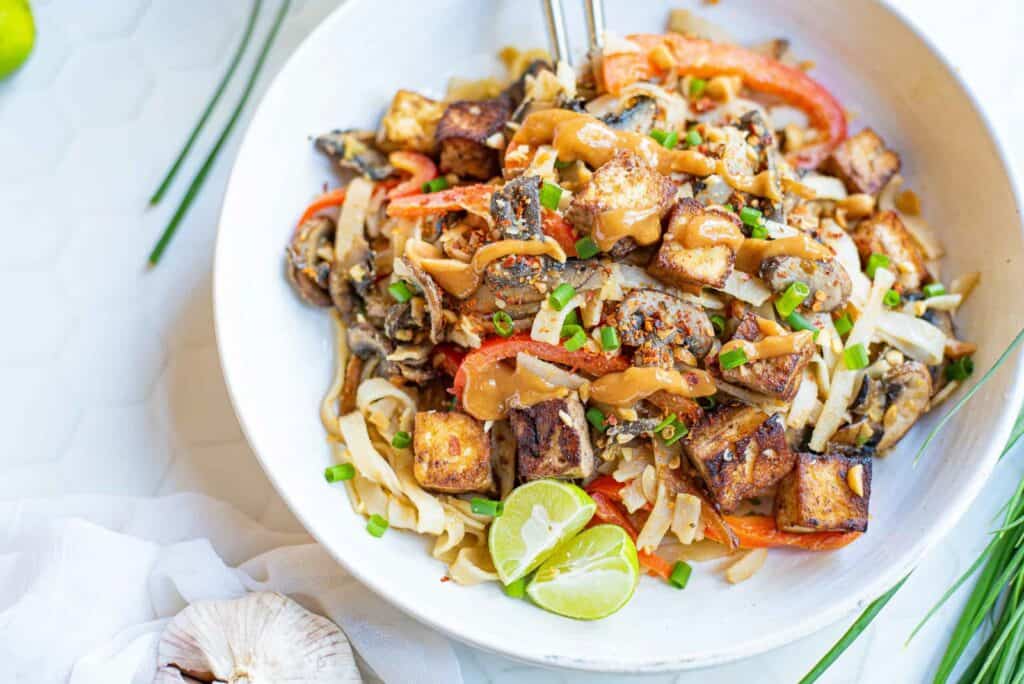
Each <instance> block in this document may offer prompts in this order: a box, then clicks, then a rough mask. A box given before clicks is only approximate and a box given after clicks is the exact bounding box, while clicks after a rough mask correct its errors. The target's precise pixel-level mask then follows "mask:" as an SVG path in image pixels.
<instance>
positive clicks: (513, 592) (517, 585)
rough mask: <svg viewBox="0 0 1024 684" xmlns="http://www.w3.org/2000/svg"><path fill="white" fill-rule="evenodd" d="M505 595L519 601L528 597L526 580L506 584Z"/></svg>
mask: <svg viewBox="0 0 1024 684" xmlns="http://www.w3.org/2000/svg"><path fill="white" fill-rule="evenodd" d="M505 595H506V596H509V597H511V598H517V599H520V598H523V597H524V596H526V578H525V577H520V578H519V579H517V580H516V581H515V582H513V583H512V584H506V585H505Z"/></svg>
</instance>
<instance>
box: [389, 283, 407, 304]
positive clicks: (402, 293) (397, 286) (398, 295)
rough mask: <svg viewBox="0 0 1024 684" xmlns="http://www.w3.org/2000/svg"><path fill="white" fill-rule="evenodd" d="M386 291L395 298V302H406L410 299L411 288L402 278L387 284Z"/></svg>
mask: <svg viewBox="0 0 1024 684" xmlns="http://www.w3.org/2000/svg"><path fill="white" fill-rule="evenodd" d="M388 292H390V293H391V296H392V297H394V298H395V301H397V302H407V301H409V300H410V299H412V290H410V289H409V286H408V285H407V284H406V282H405V281H404V280H396V281H395V282H393V283H391V284H390V285H388Z"/></svg>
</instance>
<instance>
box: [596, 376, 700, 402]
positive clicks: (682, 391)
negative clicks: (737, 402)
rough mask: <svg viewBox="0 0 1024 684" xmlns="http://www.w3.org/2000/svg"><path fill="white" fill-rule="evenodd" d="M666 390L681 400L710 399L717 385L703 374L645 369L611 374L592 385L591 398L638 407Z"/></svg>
mask: <svg viewBox="0 0 1024 684" xmlns="http://www.w3.org/2000/svg"><path fill="white" fill-rule="evenodd" d="M661 390H664V391H666V392H668V393H669V394H675V395H677V396H680V397H689V398H693V397H707V396H710V395H712V394H714V393H715V392H716V391H717V390H716V388H715V381H714V380H713V379H712V378H711V376H710V375H709V374H708V373H706V372H705V371H702V370H688V371H686V372H684V373H680V372H679V371H676V370H670V369H667V368H659V367H658V366H644V367H633V368H627V369H626V370H624V371H622V372H621V373H608V374H607V375H603V376H601V377H600V378H598V379H597V380H594V381H593V382H592V383H590V389H589V397H590V399H591V400H592V401H597V402H600V403H602V404H608V405H609V406H615V407H619V408H626V407H631V406H635V405H636V403H637V402H638V401H640V400H641V399H646V398H647V397H649V396H651V395H652V394H654V393H655V392H658V391H661Z"/></svg>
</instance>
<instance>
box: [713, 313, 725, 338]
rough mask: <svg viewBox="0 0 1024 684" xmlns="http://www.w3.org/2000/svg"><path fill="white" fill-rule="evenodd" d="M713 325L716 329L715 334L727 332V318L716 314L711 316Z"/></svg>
mask: <svg viewBox="0 0 1024 684" xmlns="http://www.w3.org/2000/svg"><path fill="white" fill-rule="evenodd" d="M711 327H712V328H714V329H715V335H721V334H722V333H724V332H725V319H724V318H722V317H721V316H719V315H718V314H715V315H713V316H712V317H711Z"/></svg>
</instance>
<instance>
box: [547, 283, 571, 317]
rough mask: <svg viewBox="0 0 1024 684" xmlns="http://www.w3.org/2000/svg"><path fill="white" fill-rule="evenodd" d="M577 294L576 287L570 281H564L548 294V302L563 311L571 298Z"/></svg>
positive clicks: (556, 309)
mask: <svg viewBox="0 0 1024 684" xmlns="http://www.w3.org/2000/svg"><path fill="white" fill-rule="evenodd" d="M575 296H576V288H575V287H573V286H572V285H570V284H569V283H562V284H561V285H559V286H558V287H556V288H555V289H554V290H553V291H552V292H551V294H550V295H548V302H549V303H550V304H551V306H552V307H554V309H555V311H561V310H562V309H564V308H565V305H566V304H568V303H569V300H570V299H572V298H573V297H575Z"/></svg>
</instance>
